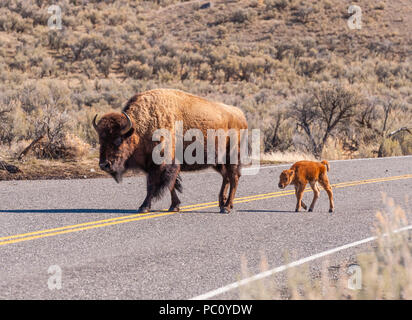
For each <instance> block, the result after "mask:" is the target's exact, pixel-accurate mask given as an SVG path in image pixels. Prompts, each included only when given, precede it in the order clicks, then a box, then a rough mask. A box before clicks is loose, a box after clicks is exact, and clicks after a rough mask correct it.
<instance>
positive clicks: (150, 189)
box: [138, 175, 155, 213]
mask: <svg viewBox="0 0 412 320" xmlns="http://www.w3.org/2000/svg"><path fill="white" fill-rule="evenodd" d="M146 185H147V193H146V198H145V199H144V201H143V203H142V204H141V206H140V207H139V210H138V212H139V213H146V212H149V211H150V208H151V207H152V199H153V193H154V188H155V187H154V185H153V182H151V181H150V176H149V175H148V176H147V178H146Z"/></svg>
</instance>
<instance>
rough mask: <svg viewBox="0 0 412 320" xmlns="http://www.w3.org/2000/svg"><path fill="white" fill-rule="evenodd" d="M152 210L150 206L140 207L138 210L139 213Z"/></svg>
mask: <svg viewBox="0 0 412 320" xmlns="http://www.w3.org/2000/svg"><path fill="white" fill-rule="evenodd" d="M149 211H150V208H148V207H140V208H139V210H137V212H138V213H148V212H149Z"/></svg>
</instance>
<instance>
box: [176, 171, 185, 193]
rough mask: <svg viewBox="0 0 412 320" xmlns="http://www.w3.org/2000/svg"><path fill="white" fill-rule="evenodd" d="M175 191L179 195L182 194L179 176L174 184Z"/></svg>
mask: <svg viewBox="0 0 412 320" xmlns="http://www.w3.org/2000/svg"><path fill="white" fill-rule="evenodd" d="M175 189H176V190H177V191H179V192H180V193H182V192H183V186H182V178H181V177H180V174H179V175H178V176H177V178H176V182H175Z"/></svg>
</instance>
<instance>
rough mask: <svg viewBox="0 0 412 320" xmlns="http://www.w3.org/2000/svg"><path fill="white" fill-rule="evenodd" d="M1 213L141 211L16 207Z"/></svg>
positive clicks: (128, 211)
mask: <svg viewBox="0 0 412 320" xmlns="http://www.w3.org/2000/svg"><path fill="white" fill-rule="evenodd" d="M0 213H128V214H133V213H139V212H138V211H137V210H131V209H15V210H0Z"/></svg>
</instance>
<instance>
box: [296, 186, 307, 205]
mask: <svg viewBox="0 0 412 320" xmlns="http://www.w3.org/2000/svg"><path fill="white" fill-rule="evenodd" d="M305 187H306V185H303V184H299V185H297V187H296V190H295V193H296V199H297V202H296V209H295V211H296V212H299V210H300V208H301V207H302V198H303V190H305Z"/></svg>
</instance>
